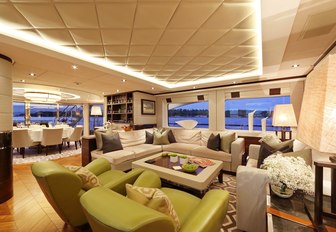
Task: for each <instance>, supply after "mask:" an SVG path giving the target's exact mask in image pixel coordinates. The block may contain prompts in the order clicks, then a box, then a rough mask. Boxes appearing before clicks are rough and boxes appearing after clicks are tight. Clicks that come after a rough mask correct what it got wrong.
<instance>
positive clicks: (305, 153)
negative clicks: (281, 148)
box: [282, 149, 313, 166]
mask: <svg viewBox="0 0 336 232" xmlns="http://www.w3.org/2000/svg"><path fill="white" fill-rule="evenodd" d="M282 155H283V156H293V157H301V158H302V159H304V161H306V164H307V165H310V166H312V165H313V159H312V150H311V149H303V150H300V151H295V152H288V153H283V154H282Z"/></svg>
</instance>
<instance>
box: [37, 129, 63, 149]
mask: <svg viewBox="0 0 336 232" xmlns="http://www.w3.org/2000/svg"><path fill="white" fill-rule="evenodd" d="M62 136H63V128H43V130H42V140H41V145H42V146H44V147H45V149H46V155H48V147H49V146H53V145H57V146H58V152H59V153H61V152H62V143H63V141H62Z"/></svg>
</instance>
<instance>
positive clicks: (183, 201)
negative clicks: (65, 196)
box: [80, 171, 229, 232]
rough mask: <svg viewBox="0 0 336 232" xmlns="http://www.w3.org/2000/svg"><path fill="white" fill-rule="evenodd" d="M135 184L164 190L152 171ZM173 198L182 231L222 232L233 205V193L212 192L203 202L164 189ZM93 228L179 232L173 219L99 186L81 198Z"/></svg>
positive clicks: (98, 231) (98, 230) (99, 231)
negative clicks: (176, 230) (230, 206)
mask: <svg viewBox="0 0 336 232" xmlns="http://www.w3.org/2000/svg"><path fill="white" fill-rule="evenodd" d="M134 185H136V186H141V187H160V186H161V182H160V178H159V177H158V176H157V175H156V174H155V173H153V172H151V171H144V172H143V173H142V174H141V175H140V176H139V178H138V179H137V181H135V183H134ZM160 189H161V190H162V191H163V192H164V193H165V194H166V195H167V196H168V198H169V200H170V201H171V203H172V204H173V207H174V209H175V211H176V214H177V216H178V218H179V221H180V224H181V227H180V230H179V231H182V232H190V231H193V232H215V231H220V228H221V225H222V223H223V221H224V218H225V216H226V212H227V206H228V202H229V193H228V192H227V191H224V190H210V191H208V192H207V193H206V194H205V195H204V197H203V198H202V199H200V198H197V197H195V196H193V195H191V194H189V193H186V192H183V191H180V190H176V189H172V188H160ZM80 203H81V204H82V206H83V209H84V213H85V215H86V216H87V218H88V221H89V224H90V226H91V229H92V230H93V231H94V232H95V231H96V232H112V231H136V232H157V231H160V232H166V231H167V232H168V231H175V227H174V224H173V221H172V220H171V218H170V217H169V216H167V215H165V214H163V213H160V212H158V211H156V210H154V209H151V208H149V207H147V206H144V205H142V204H139V203H137V202H135V201H133V200H131V199H129V198H127V197H125V196H123V195H121V194H118V193H116V192H114V191H111V190H109V189H107V188H104V187H97V188H94V189H91V190H89V191H87V192H86V193H84V194H83V195H82V196H81V198H80Z"/></svg>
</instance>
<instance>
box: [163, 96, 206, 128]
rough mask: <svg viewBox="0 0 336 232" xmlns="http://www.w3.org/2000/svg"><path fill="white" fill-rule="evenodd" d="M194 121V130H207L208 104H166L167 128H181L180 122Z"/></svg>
mask: <svg viewBox="0 0 336 232" xmlns="http://www.w3.org/2000/svg"><path fill="white" fill-rule="evenodd" d="M191 119H192V120H196V121H197V122H198V124H197V126H196V128H209V104H208V102H207V101H205V102H192V103H170V104H168V126H171V127H181V126H180V125H178V124H177V123H176V121H180V120H191Z"/></svg>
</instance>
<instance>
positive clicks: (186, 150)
mask: <svg viewBox="0 0 336 232" xmlns="http://www.w3.org/2000/svg"><path fill="white" fill-rule="evenodd" d="M195 147H199V145H196V144H188V143H171V144H167V145H162V150H163V151H172V152H178V153H182V154H186V155H191V150H193V149H194V148H195Z"/></svg>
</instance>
